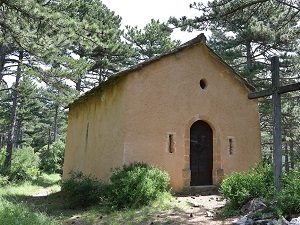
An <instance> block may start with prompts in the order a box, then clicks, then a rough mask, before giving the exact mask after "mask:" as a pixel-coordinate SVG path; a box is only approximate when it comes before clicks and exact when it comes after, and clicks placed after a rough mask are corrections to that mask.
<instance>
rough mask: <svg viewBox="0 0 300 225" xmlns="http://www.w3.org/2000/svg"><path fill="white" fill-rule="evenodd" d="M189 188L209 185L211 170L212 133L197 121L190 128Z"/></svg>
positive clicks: (208, 127)
mask: <svg viewBox="0 0 300 225" xmlns="http://www.w3.org/2000/svg"><path fill="white" fill-rule="evenodd" d="M190 170H191V182H190V185H191V186H200V185H211V184H212V170H213V131H212V129H211V127H210V126H209V124H208V123H206V122H204V121H202V120H198V121H196V122H194V123H193V124H192V126H191V128H190Z"/></svg>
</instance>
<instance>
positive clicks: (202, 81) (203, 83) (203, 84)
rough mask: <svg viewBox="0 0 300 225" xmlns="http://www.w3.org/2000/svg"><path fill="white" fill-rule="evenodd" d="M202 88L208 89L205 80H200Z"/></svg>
mask: <svg viewBox="0 0 300 225" xmlns="http://www.w3.org/2000/svg"><path fill="white" fill-rule="evenodd" d="M200 87H201V88H202V89H203V90H204V89H205V88H206V87H207V82H206V80H205V79H201V80H200Z"/></svg>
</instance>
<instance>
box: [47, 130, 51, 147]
mask: <svg viewBox="0 0 300 225" xmlns="http://www.w3.org/2000/svg"><path fill="white" fill-rule="evenodd" d="M50 145H51V129H50V128H49V130H48V144H47V152H49V151H50Z"/></svg>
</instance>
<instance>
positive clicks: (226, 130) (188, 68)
mask: <svg viewBox="0 0 300 225" xmlns="http://www.w3.org/2000/svg"><path fill="white" fill-rule="evenodd" d="M124 76H125V77H124V79H122V80H121V81H119V82H118V83H117V84H115V85H114V86H112V87H109V88H108V89H106V91H105V92H103V93H100V94H98V95H93V96H90V97H89V98H87V99H86V100H84V101H81V102H78V103H75V104H72V105H71V106H70V112H69V124H68V133H67V143H66V146H67V147H66V156H65V164H64V174H63V178H64V179H65V178H67V177H68V176H67V174H68V172H69V171H70V170H80V171H83V172H84V173H85V174H91V173H92V174H94V175H96V176H97V177H98V178H101V179H102V180H104V181H107V180H108V178H109V176H110V175H111V168H115V167H119V166H121V165H122V164H127V163H130V162H134V161H143V162H146V163H149V164H152V165H155V166H159V167H161V168H162V169H164V170H166V171H168V173H169V174H170V177H171V186H172V188H173V190H175V191H178V190H180V189H182V188H183V187H184V186H189V182H190V168H189V166H190V165H189V163H190V162H189V160H190V159H189V150H190V149H189V148H190V137H189V132H190V127H191V125H192V124H193V123H194V122H195V121H197V120H204V121H206V122H207V123H208V124H210V126H211V128H212V130H213V137H214V140H213V148H214V153H213V161H214V163H213V183H214V184H217V183H218V182H220V180H221V179H222V178H223V176H224V174H230V173H232V172H233V171H242V170H247V169H248V168H249V167H250V166H253V165H254V164H255V163H256V162H258V161H259V160H260V159H261V150H260V127H259V114H258V106H257V102H256V100H248V98H247V95H248V92H249V90H248V89H247V87H246V85H245V83H244V82H242V81H241V80H240V79H239V78H238V77H237V76H236V75H234V74H233V71H231V70H230V68H229V67H228V66H226V65H225V64H223V63H222V61H220V59H218V58H217V57H216V56H215V55H214V54H213V53H212V52H211V51H210V50H209V49H208V48H207V47H206V46H205V45H204V44H203V43H198V44H196V45H194V46H191V47H189V48H186V49H184V50H183V51H181V52H177V53H175V54H170V55H168V56H165V57H163V58H162V59H160V60H157V61H154V62H152V63H151V64H149V65H147V66H143V67H142V68H141V69H139V70H134V71H133V72H131V73H129V74H126V75H124ZM201 79H204V80H205V81H206V83H207V87H206V88H205V89H204V90H203V89H201V88H200V85H199V81H200V80H201ZM87 124H89V125H88V126H89V131H88V138H87V141H86V136H87V134H86V130H87ZM168 134H173V137H174V147H175V151H174V152H173V153H169V151H168ZM229 138H231V139H232V140H233V154H229V141H228V139H229Z"/></svg>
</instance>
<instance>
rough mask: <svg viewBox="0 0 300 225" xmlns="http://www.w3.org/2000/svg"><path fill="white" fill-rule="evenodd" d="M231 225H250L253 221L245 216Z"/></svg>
mask: <svg viewBox="0 0 300 225" xmlns="http://www.w3.org/2000/svg"><path fill="white" fill-rule="evenodd" d="M232 224H233V225H252V224H254V221H253V220H252V219H250V218H247V217H246V216H244V217H242V218H241V219H237V220H234V221H233V222H232Z"/></svg>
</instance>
